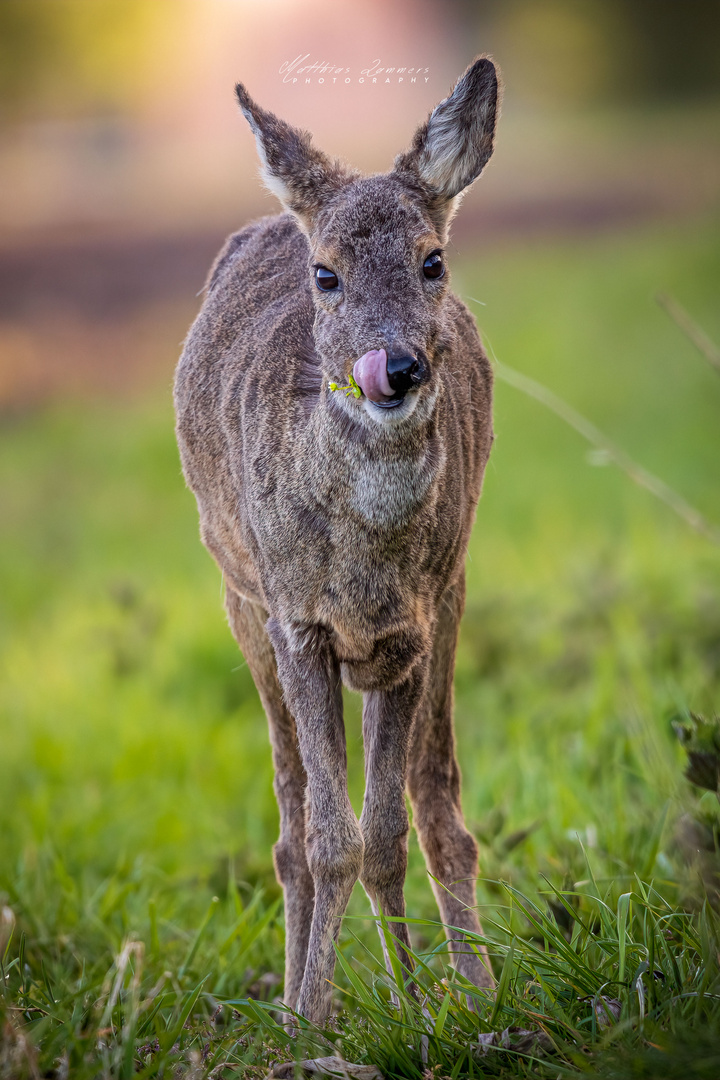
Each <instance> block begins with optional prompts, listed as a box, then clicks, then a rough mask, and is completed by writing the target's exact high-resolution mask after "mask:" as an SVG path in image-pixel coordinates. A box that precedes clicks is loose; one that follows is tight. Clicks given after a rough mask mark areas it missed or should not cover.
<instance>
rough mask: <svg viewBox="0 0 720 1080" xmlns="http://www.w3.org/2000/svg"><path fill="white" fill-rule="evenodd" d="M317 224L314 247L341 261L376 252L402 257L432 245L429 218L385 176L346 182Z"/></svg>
mask: <svg viewBox="0 0 720 1080" xmlns="http://www.w3.org/2000/svg"><path fill="white" fill-rule="evenodd" d="M320 226H321V227H320V229H319V230H318V233H317V242H318V247H320V248H322V249H324V250H325V251H327V252H328V253H330V252H332V253H333V255H334V256H335V258H337V259H341V260H342V261H347V262H357V261H358V260H362V259H363V258H364V257H373V258H376V257H378V256H379V255H384V256H385V257H390V256H392V257H394V258H397V257H398V256H400V257H402V256H403V255H405V254H408V253H410V252H411V251H414V250H415V249H416V248H418V247H422V246H423V245H427V244H430V245H432V244H433V243H435V244H436V243H437V236H436V234H435V232H434V230H433V228H432V224H431V222H430V219H429V218H428V217H427V216H426V215H425V213H423V210H422V207H421V205H420V204H419V202H418V201H417V199H415V198H413V197H412V195H411V194H410V193H409V192H408V191H407V190H406V189H405V188H404V187H403V185H401V184H400V183H397V182H395V181H391V180H389V178H386V177H370V178H368V179H365V180H362V181H359V182H357V183H355V184H350V185H348V187H347V188H346V190H345V191H344V192H343V194H342V195H341V196H340V198H338V199H337V200H335V201H334V202H333V205H332V208H331V209H330V208H329V210H328V213H327V214H326V215H324V219H323V220H322V222H321V223H320Z"/></svg>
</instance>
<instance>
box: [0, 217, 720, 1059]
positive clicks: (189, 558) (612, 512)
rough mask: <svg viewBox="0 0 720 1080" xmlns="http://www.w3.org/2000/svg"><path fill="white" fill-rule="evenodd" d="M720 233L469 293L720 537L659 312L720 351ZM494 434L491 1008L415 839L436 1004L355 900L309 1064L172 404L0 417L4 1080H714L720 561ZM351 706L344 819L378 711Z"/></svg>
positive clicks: (251, 722) (471, 695)
mask: <svg viewBox="0 0 720 1080" xmlns="http://www.w3.org/2000/svg"><path fill="white" fill-rule="evenodd" d="M716 237H717V230H716V229H715V230H713V229H710V228H708V227H703V228H700V227H698V229H697V230H696V231H694V232H692V231H691V232H689V233H688V234H686V235H684V236H681V235H678V234H677V233H674V232H671V231H663V232H655V233H646V234H639V235H635V236H633V237H626V238H624V239H622V240H617V239H611V238H610V239H607V238H606V239H603V240H596V241H592V242H590V241H589V240H587V239H585V240H583V241H582V242H579V241H569V240H568V241H566V242H563V243H555V244H553V245H549V244H544V245H542V246H541V245H539V244H538V245H536V246H530V247H527V248H526V249H523V250H516V251H514V252H506V253H499V252H498V253H493V252H492V251H487V252H484V253H483V254H482V258H480V256H479V255H477V254H475V253H473V258H472V259H467V260H466V261H465V262H463V261H462V260H459V261H458V263H457V265H456V267H455V275H456V286H457V287H458V288H459V290H460V291H461V292H462V293H464V294H466V295H468V296H471V297H475V298H477V299H478V300H480V301H482V302H483V303H485V304H486V305H487V306H485V307H478V308H477V311H478V313H479V317H480V321H481V325H482V328H483V330H484V331H485V332H486V333H487V336H488V338H489V342H490V344H491V345H492V347H493V348H494V349H495V350H496V351H497V354H498V356H499V358H500V359H502V360H504V361H506V362H507V363H508V364H510V365H512V366H513V367H515V368H517V369H519V370H522V371H525V372H527V373H528V374H529V375H531V376H532V377H533V378H536V379H538V380H540V381H541V382H543V383H545V384H547V385H548V386H550V387H551V388H552V389H553V390H554V391H555V392H556V393H558V394H560V395H561V396H562V397H563V398H565V399H566V400H568V401H570V402H571V403H572V404H573V405H574V406H575V407H576V408H578V409H579V410H580V411H582V412H583V413H585V414H586V415H587V416H588V417H590V418H591V419H592V420H593V421H594V422H595V423H597V424H598V426H600V427H601V428H603V429H604V430H605V431H607V432H608V434H609V435H610V436H611V437H612V438H613V439H614V440H615V441H616V442H618V443H619V444H620V445H622V446H623V447H625V448H626V449H627V450H628V452H630V453H632V454H633V456H634V457H636V458H637V459H638V460H640V461H641V462H642V463H643V464H645V465H646V466H647V467H648V468H651V469H652V470H653V471H654V472H656V473H657V474H658V475H661V476H663V477H664V478H665V479H666V480H668V482H670V483H671V484H673V486H675V487H676V488H677V489H678V490H680V491H682V492H683V493H684V494H685V495H686V496H687V497H688V498H689V499H691V500H692V501H693V502H694V503H696V504H697V505H698V506H699V507H700V508H701V509H702V511H703V512H704V513H705V514H706V515H707V516H708V518H710V519H714V520H715V521H716V522H717V521H718V520H720V489H719V488H718V484H717V475H718V474H717V460H718V456H717V417H718V409H719V407H720V381H718V379H717V376H716V375H715V373H714V372H713V371H712V370H710V369H709V368H708V366H707V365H705V364H704V363H703V361H702V359H701V358H699V357H697V356H696V355H695V353H694V351H693V348H692V346H691V345H690V344H689V343H686V342H685V341H684V339H683V338H682V336H681V335H680V333H679V331H678V330H677V328H676V327H675V326H674V325H673V324H672V323H670V322H669V321H668V320H667V316H666V315H665V313H664V312H662V311H660V310H659V309H658V308H657V307H656V306H655V305H654V304H653V301H652V296H653V295H654V293H655V292H656V291H657V289H658V288H664V289H667V290H668V291H669V292H671V293H673V294H674V295H677V297H678V299H679V300H680V301H681V302H682V303H683V304H684V306H686V307H687V308H688V310H689V311H691V312H692V313H693V315H694V317H696V318H697V319H698V321H699V322H700V323H701V324H703V325H704V327H705V328H706V330H707V331H708V332H709V333H710V334H711V336H713V337H715V338H716V339H717V338H719V337H720V325H719V324H718V322H717V317H718V316H717V310H716V307H715V295H714V285H713V284H712V283H713V282H714V281H716V280H717V275H718V271H719V270H720V249H719V248H718V244H717V239H716ZM468 302H469V303H472V301H468ZM496 430H497V433H498V439H497V445H496V447H495V449H494V450H493V455H492V458H491V463H490V466H489V469H488V474H487V478H486V484H485V493H484V496H483V501H482V503H481V506H480V510H479V514H478V524H477V528H476V530H475V533H474V535H473V538H472V542H471V548H470V559H469V562H468V606H467V612H466V617H465V621H464V625H463V630H462V635H461V641H460V647H459V654H458V668H457V679H456V714H457V730H458V746H459V754H460V762H461V766H462V770H463V778H464V786H463V800H464V806H465V811H466V816H467V818H468V821H469V823H470V825H471V827H472V828H473V829H474V831H475V832H476V834H477V835H478V837H479V839H480V841H481V852H482V854H481V882H480V887H479V902H480V906H481V916H482V920H483V925H484V929H485V932H486V935H487V938H486V940H487V944H488V948H489V949H490V952H491V954H492V958H493V964H494V967H495V972H496V975H497V977H498V979H499V991H498V993H497V995H496V996H495V997H493V998H492V999H489V998H488V997H487V996H486V995H484V994H482V993H480V992H478V991H476V990H473V988H471V987H467V986H463V985H461V982H460V980H459V979H458V977H457V976H455V975H454V974H453V973H452V971H451V970H450V969H449V968H448V967H447V963H446V959H447V958H446V955H445V945H444V937H443V934H442V930H441V928H440V927H439V925H438V924H437V921H436V920H437V910H436V908H435V906H434V902H433V900H432V897H431V894H430V889H429V885H428V881H427V874H426V871H425V868H424V864H423V861H422V859H421V856H420V853H419V851H418V850H417V845H416V842H415V841H414V839H413V840H411V847H410V867H409V873H408V886H407V898H408V911H409V914H410V916H411V920H412V923H411V933H412V936H413V943H414V946H415V949H416V964H417V970H416V975H415V978H416V980H417V984H418V988H419V993H418V994H417V996H415V997H413V996H412V995H411V994H409V993H408V992H406V990H405V989H404V988H399V987H398V986H397V985H396V984H395V980H394V979H393V978H391V977H390V976H389V975H387V974H386V973H385V972H384V969H383V966H382V963H381V960H380V950H379V945H378V942H377V934H376V930H375V926H374V920H372V919H370V918H369V915H368V906H367V902H366V900H365V899H364V897H363V895H362V893H361V892H360V891H359V890H358V891H357V892H356V893H355V895H354V896H353V898H352V900H351V906H350V910H349V916H348V919H347V920H346V922H345V925H344V929H343V932H342V934H341V938H340V944H339V962H338V968H337V974H336V982H337V987H338V990H337V995H338V1006H339V1007H342V1008H341V1011H340V1013H339V1015H338V1016H337V1017H336V1019H335V1020H334V1021H333V1022H332V1023H331V1024H330V1025H329V1026H328V1028H327V1029H325V1030H324V1031H317V1030H314V1029H311V1028H309V1027H308V1026H307V1025H306V1024H301V1030H300V1034H299V1035H298V1037H297V1039H294V1040H290V1039H289V1037H288V1035H287V1032H286V1031H285V1029H284V1028H282V1027H281V1026H279V1024H278V1023H277V1016H276V1013H275V1012H274V1011H273V1009H272V1004H271V1003H272V1000H273V998H275V997H276V996H278V995H279V994H281V972H282V963H283V957H282V953H283V928H282V915H281V909H280V906H279V899H280V897H279V890H278V888H277V885H276V883H275V880H274V875H273V872H272V863H271V846H272V843H273V842H274V840H275V838H276V833H277V811H276V809H275V804H274V799H273V794H272V770H271V761H270V751H269V746H268V739H267V732H266V727H265V721H264V718H263V716H262V711H261V708H260V704H259V701H258V699H257V695H256V692H255V689H254V687H253V685H252V681H251V679H250V676H249V673H248V671H247V668H246V667H245V665H244V664H243V661H242V657H241V656H240V655H239V654H238V652H237V649H236V647H235V645H234V643H233V641H232V638H231V636H230V633H229V631H228V629H227V626H226V625H225V620H224V617H223V614H222V608H221V590H222V586H221V582H220V580H219V575H218V574H217V571H216V570H215V568H214V566H213V564H212V563H211V561H210V559H209V558H208V556H207V555H206V554H205V552H204V551H203V549H202V547H201V545H200V542H199V539H198V535H197V514H196V509H195V506H194V503H193V500H192V497H191V496H190V495H189V494H188V492H187V491H185V490H184V488H183V484H182V479H181V476H180V470H179V465H178V459H177V452H176V449H175V446H174V440H173V430H172V417H171V414H170V407H169V403H168V402H167V401H164V402H162V403H159V404H154V403H149V404H147V405H145V406H142V407H141V406H133V407H129V406H117V407H114V406H111V405H102V406H101V405H98V406H97V407H95V408H94V409H93V410H90V409H88V408H87V406H80V405H77V406H70V405H66V406H62V407H60V406H57V407H54V408H49V409H47V410H46V411H44V412H37V413H33V414H28V415H27V416H24V417H16V418H14V419H13V418H9V417H7V418H4V419H3V426H2V428H0V488H1V490H2V495H1V500H2V541H1V542H2V549H1V550H2V558H1V559H0V745H1V752H0V958H2V963H3V971H2V972H0V1010H2V1018H1V1019H0V1031H2V1032H3V1035H2V1045H1V1049H0V1077H3V1080H4V1078H6V1077H7V1078H12V1080H22V1078H23V1077H25V1076H27V1077H33V1076H35V1075H44V1074H47V1075H68V1076H71V1077H73V1078H78V1080H85V1078H88V1080H89V1078H90V1077H95V1076H97V1075H106V1076H109V1077H127V1076H131V1075H143V1076H147V1077H150V1076H161V1075H165V1076H169V1075H174V1074H175V1073H174V1071H175V1069H178V1070H179V1073H178V1075H188V1076H196V1077H202V1076H207V1075H210V1074H213V1075H214V1076H215V1077H221V1076H230V1075H232V1073H231V1071H230V1066H236V1067H237V1068H238V1069H240V1072H241V1074H242V1075H245V1076H247V1077H249V1078H252V1077H253V1076H261V1075H263V1074H264V1073H263V1070H266V1069H267V1068H268V1067H269V1065H271V1064H272V1063H273V1062H277V1061H287V1060H292V1059H293V1058H298V1059H302V1058H304V1057H309V1056H310V1057H313V1056H314V1057H317V1056H328V1055H331V1054H340V1055H341V1056H342V1057H344V1058H346V1059H347V1060H349V1061H352V1062H356V1063H371V1064H373V1065H375V1066H376V1067H377V1068H379V1069H380V1070H381V1071H382V1072H383V1073H384V1075H386V1076H387V1077H398V1078H399V1077H417V1080H425V1078H429V1077H434V1078H435V1080H444V1078H446V1077H454V1078H458V1077H466V1076H479V1075H496V1076H518V1075H519V1076H523V1075H526V1076H537V1077H544V1076H552V1077H555V1076H558V1075H559V1076H571V1075H578V1074H581V1075H588V1076H597V1077H607V1078H610V1077H623V1076H627V1075H635V1076H638V1077H668V1078H669V1077H678V1078H680V1077H683V1078H684V1077H697V1078H704V1077H714V1076H716V1075H717V1074H718V1071H720V1063H719V1062H718V1050H717V1047H718V1045H719V1043H720V1009H718V1001H719V1000H720V982H719V977H718V967H717V955H718V922H717V915H716V911H715V910H714V908H713V907H712V906H711V904H709V903H708V902H707V897H710V898H711V899H712V900H713V903H714V902H716V900H717V896H718V895H720V893H719V892H718V859H717V840H716V838H717V835H718V803H717V799H716V797H715V795H713V794H711V793H710V792H708V793H707V794H706V795H705V796H699V795H698V794H697V793H696V792H694V791H693V789H692V788H691V786H690V785H689V784H688V783H687V782H686V781H685V780H684V779H683V777H682V769H683V764H684V761H683V749H682V747H681V745H680V744H679V742H678V740H677V739H676V738H675V736H674V734H673V730H672V718H673V717H676V716H678V715H682V716H689V715H690V713H691V712H693V713H695V714H696V715H700V714H703V715H706V716H712V715H714V714H715V713H717V709H718V705H717V703H718V700H719V698H720V604H719V603H718V596H719V595H720V558H719V556H718V551H717V549H715V548H713V547H712V545H710V544H709V543H708V541H707V540H706V539H704V538H703V537H700V536H698V535H696V534H694V533H693V532H691V531H690V530H689V529H688V528H687V527H686V525H685V524H684V523H683V522H682V521H680V520H679V519H676V518H675V517H674V516H673V515H672V513H671V511H670V510H668V509H667V507H665V506H663V505H662V504H660V503H656V502H654V501H653V499H652V498H651V496H650V495H649V494H648V493H646V492H644V491H641V490H640V489H638V488H636V487H634V486H633V485H632V484H631V483H630V481H629V480H628V479H627V478H626V477H625V476H624V475H623V474H621V473H619V472H617V471H615V470H614V469H611V468H599V467H597V466H598V462H597V461H595V459H590V460H589V459H588V458H587V456H586V447H585V446H584V444H583V443H582V441H581V439H580V438H579V437H578V436H577V435H576V434H575V433H574V432H572V431H570V430H568V429H565V428H564V427H563V426H562V425H561V423H560V421H559V420H558V419H557V418H555V417H553V416H551V415H549V414H547V413H545V412H543V411H542V410H541V407H540V406H539V405H538V404H537V402H534V401H530V400H529V399H526V398H524V397H522V396H521V395H519V394H518V393H517V391H516V390H514V389H513V388H511V387H508V386H506V385H498V387H497V394H496ZM346 715H347V729H348V755H349V765H350V773H351V798H352V800H353V803H354V805H355V807H356V809H357V808H359V804H360V800H361V797H362V746H361V738H360V720H359V702H358V699H357V697H355V696H352V695H348V697H347V714H346ZM699 734H701V733H699ZM699 734H698V737H699ZM692 737H693V738H694V737H695V736H694V735H693V736H692ZM698 830H701V831H702V837H700V833H699V831H698ZM699 851H700V852H701V853H702V859H701V861H700V863H699V862H698V858H699V856H698V852H699ZM388 930H389V931H391V930H392V924H391V923H390V924H389V927H388ZM395 978H397V976H396V977H395ZM443 978H444V979H445V982H442V981H441V980H442V979H443ZM393 991H395V992H396V993H399V996H400V1006H399V1008H397V1009H396V1008H395V1007H394V1006H393V1005H392V1003H391V994H392V992H393ZM468 996H469V997H470V998H472V999H474V1001H475V1006H476V1007H475V1008H474V1009H470V1008H469V1007H468V1001H467V998H468ZM226 1066H227V1070H226V1071H223V1070H225V1067H226ZM213 1070H215V1071H214V1072H213ZM236 1075H237V1074H236Z"/></svg>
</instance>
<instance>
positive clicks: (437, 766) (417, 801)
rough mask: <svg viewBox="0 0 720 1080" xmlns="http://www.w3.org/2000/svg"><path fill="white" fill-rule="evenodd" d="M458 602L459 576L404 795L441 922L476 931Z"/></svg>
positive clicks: (469, 949)
mask: <svg viewBox="0 0 720 1080" xmlns="http://www.w3.org/2000/svg"><path fill="white" fill-rule="evenodd" d="M464 605H465V580H464V577H462V578H461V579H460V580H459V581H457V582H455V583H454V584H453V585H452V586H451V587H449V588H448V589H447V591H446V593H445V595H444V597H443V599H442V601H441V604H440V611H439V613H438V621H437V627H436V631H435V641H434V645H433V655H432V661H431V665H430V673H429V679H428V683H427V686H426V690H425V695H424V699H423V702H422V705H421V707H420V710H419V714H418V717H417V720H416V721H415V726H414V729H413V738H412V743H411V747H410V762H409V769H408V792H409V795H410V801H411V803H412V806H413V823H414V825H415V828H416V830H417V833H418V839H419V841H420V847H421V848H422V851H423V854H424V856H425V861H426V863H427V866H428V870H429V871H430V873H431V874H432V876H433V879H434V880H433V882H432V887H433V892H434V893H435V898H436V900H437V903H438V907H439V908H440V916H441V918H442V921H443V922H444V923H445V924H446V925H447V926H455V927H459V928H460V929H461V930H469V931H471V932H472V933H475V934H479V933H482V931H481V927H480V921H479V919H478V916H477V912H476V910H475V905H476V902H477V901H476V897H475V883H476V879H477V872H478V849H477V844H476V842H475V839H474V837H473V836H472V835H471V834H470V833H469V832H468V830H467V828H466V827H465V822H464V820H463V814H462V808H461V804H460V770H459V768H458V764H457V760H456V757H455V736H454V731H453V718H452V712H453V674H454V669H455V648H456V645H457V635H458V629H459V625H460V617H461V615H462V612H463V608H464ZM448 938H449V943H450V952H451V956H452V961H453V965H454V967H455V968H456V969H457V971H459V972H460V974H461V975H464V976H465V978H466V979H469V980H470V982H472V983H475V985H476V986H481V987H485V986H492V985H493V984H494V983H493V977H492V973H491V970H490V964H489V961H488V958H487V952H486V950H485V949H484V947H482V948H479V947H478V946H477V945H475V946H473V945H472V944H471V943H470V942H469V941H468V940H467V939H465V938H463V936H462V934H457V933H451V932H450V931H448ZM478 954H480V955H478Z"/></svg>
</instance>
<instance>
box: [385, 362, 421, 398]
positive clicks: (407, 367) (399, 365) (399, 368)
mask: <svg viewBox="0 0 720 1080" xmlns="http://www.w3.org/2000/svg"><path fill="white" fill-rule="evenodd" d="M387 377H388V382H389V383H390V385H391V387H392V388H393V390H394V391H395V393H396V394H405V393H407V391H408V390H410V389H411V388H412V387H413V386H417V384H418V383H419V382H420V381H421V380H422V365H421V363H420V361H419V360H418V358H417V357H416V356H409V355H407V354H403V355H401V356H395V355H393V354H392V353H388V358H387Z"/></svg>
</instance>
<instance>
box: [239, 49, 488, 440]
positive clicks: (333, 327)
mask: <svg viewBox="0 0 720 1080" xmlns="http://www.w3.org/2000/svg"><path fill="white" fill-rule="evenodd" d="M237 96H238V99H239V101H240V105H241V108H242V110H243V112H244V114H245V116H246V117H247V119H248V121H249V123H250V126H251V128H252V130H253V132H254V134H255V138H256V140H257V145H258V151H259V154H260V158H261V162H262V173H263V178H264V180H265V183H266V185H267V187H268V188H269V189H270V190H271V191H272V192H273V193H274V194H275V195H277V197H278V198H279V199H280V201H281V203H282V204H283V206H284V207H285V208H286V209H287V210H289V211H290V212H291V213H292V214H294V216H295V218H296V219H297V222H298V224H299V225H300V227H301V228H302V229H303V231H304V232H305V234H306V236H307V239H308V242H309V245H310V260H309V266H308V273H309V275H310V281H311V290H312V295H313V300H314V303H315V309H316V317H315V328H314V333H315V344H316V348H317V351H318V354H319V356H320V359H321V362H322V368H323V373H324V375H325V376H327V377H329V379H334V380H336V381H337V382H343V381H344V382H347V381H348V378H349V375H350V374H351V373H353V374H354V377H355V379H356V381H357V383H358V385H359V386H360V388H361V389H362V391H363V396H362V398H361V399H360V400H357V401H356V400H355V399H354V398H347V399H345V398H344V397H343V395H340V394H339V395H337V398H338V400H339V401H342V402H343V407H344V408H347V409H349V410H352V411H354V413H355V415H356V417H357V418H358V419H359V418H360V417H361V416H362V419H363V420H365V419H366V418H367V417H370V418H371V419H372V420H374V421H376V422H378V423H382V424H391V425H395V424H398V423H401V422H403V421H404V420H406V419H407V418H408V417H409V416H410V415H411V414H412V413H413V412H414V411H415V410H416V409H418V406H421V405H422V406H423V407H421V408H420V409H419V412H420V413H423V412H424V413H427V412H428V411H429V410H430V409H431V408H432V402H433V401H434V399H435V396H436V382H437V378H436V376H437V372H438V369H439V365H441V364H442V363H443V354H444V352H445V350H446V348H447V338H448V316H447V313H446V298H447V295H448V276H449V275H448V271H447V265H446V258H445V250H444V249H445V244H446V242H447V236H448V226H449V223H450V220H451V218H452V216H453V214H454V212H455V210H456V209H457V206H458V203H459V201H460V198H461V197H462V194H463V192H464V191H465V190H466V189H467V188H468V187H469V185H470V184H472V182H473V181H474V180H476V179H477V177H478V176H479V175H480V173H481V172H482V170H483V168H484V166H485V164H486V163H487V161H488V159H489V157H490V155H491V154H492V150H493V138H494V133H495V119H496V112H497V98H498V84H497V75H496V71H495V67H494V66H493V64H492V62H491V61H490V60H488V59H486V58H481V59H478V60H476V61H475V62H474V63H473V64H471V66H470V67H469V68H468V69H467V71H466V72H465V74H464V75H462V77H461V78H460V79H459V80H458V82H457V84H456V86H455V88H454V89H453V91H452V93H451V94H450V95H449V97H447V98H445V100H444V101H441V102H440V104H439V105H438V106H437V107H436V108H435V109H434V110H433V112H432V113H431V115H430V117H429V118H428V120H427V121H426V123H425V124H423V125H422V126H421V127H420V128H418V130H417V132H416V133H415V138H414V140H413V143H412V146H411V147H410V149H409V150H408V151H406V152H405V153H403V154H400V155H399V156H398V158H397V159H396V160H395V164H394V167H393V169H392V170H391V171H390V172H388V173H383V174H381V175H377V176H369V177H363V176H360V175H359V174H357V173H355V172H353V171H351V170H349V169H347V168H346V167H344V166H343V165H341V164H340V163H339V162H336V161H331V160H330V159H329V158H328V157H326V156H325V154H323V153H321V151H319V150H317V149H316V148H315V147H314V146H313V145H312V143H311V139H310V135H309V134H308V133H307V132H302V131H298V130H297V129H295V128H293V127H291V126H290V125H289V124H286V123H285V122H284V121H282V120H279V119H278V118H277V117H276V116H273V114H272V113H269V112H266V111H265V110H263V109H261V108H259V106H257V105H256V104H255V102H254V101H252V99H251V98H250V96H249V95H248V93H247V91H246V90H245V88H244V87H243V86H241V85H238V87H237ZM324 389H325V388H324ZM363 410H364V415H363V413H362V411H363ZM359 411H360V412H359Z"/></svg>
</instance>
